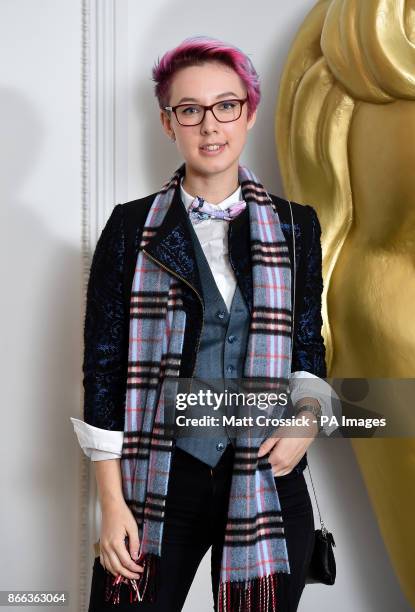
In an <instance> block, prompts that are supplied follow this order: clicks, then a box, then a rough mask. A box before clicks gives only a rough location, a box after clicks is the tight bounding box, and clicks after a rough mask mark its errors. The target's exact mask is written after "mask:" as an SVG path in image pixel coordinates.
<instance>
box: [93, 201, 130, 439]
mask: <svg viewBox="0 0 415 612" xmlns="http://www.w3.org/2000/svg"><path fill="white" fill-rule="evenodd" d="M124 256H125V236H124V214H123V208H122V205H121V204H117V205H116V206H115V208H114V209H113V211H112V213H111V215H110V217H109V219H108V221H107V223H106V225H105V227H104V229H103V230H102V233H101V236H100V238H99V240H98V242H97V245H96V247H95V252H94V255H93V258H92V264H91V268H90V274H89V279H88V286H87V296H86V311H85V323H84V359H83V367H82V369H83V387H84V420H85V423H88V424H89V425H93V426H94V427H98V428H100V429H106V430H112V431H123V430H124V403H125V392H126V381H127V364H128V319H127V316H126V315H127V313H126V312H125V310H126V308H125V302H124V293H123V282H124V280H123V270H124Z"/></svg>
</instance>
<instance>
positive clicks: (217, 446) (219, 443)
mask: <svg viewBox="0 0 415 612" xmlns="http://www.w3.org/2000/svg"><path fill="white" fill-rule="evenodd" d="M224 448H225V445H224V443H223V442H218V443H217V444H216V450H218V451H221V450H223V449H224Z"/></svg>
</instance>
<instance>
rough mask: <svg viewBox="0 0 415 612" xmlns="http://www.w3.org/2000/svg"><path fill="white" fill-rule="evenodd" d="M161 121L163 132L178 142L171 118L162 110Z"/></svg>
mask: <svg viewBox="0 0 415 612" xmlns="http://www.w3.org/2000/svg"><path fill="white" fill-rule="evenodd" d="M160 121H161V125H162V126H163V130H164V131H165V132H166V134H167V136H168V137H169V138H171V140H176V138H175V136H174V132H173V129H172V127H171V121H170V117H169V116H168V115H167V113H166V112H165V111H163V110H160Z"/></svg>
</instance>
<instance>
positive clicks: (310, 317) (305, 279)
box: [291, 205, 327, 378]
mask: <svg viewBox="0 0 415 612" xmlns="http://www.w3.org/2000/svg"><path fill="white" fill-rule="evenodd" d="M305 208H306V209H307V211H308V213H309V215H308V216H309V221H308V223H309V225H308V228H306V231H305V232H304V235H305V236H306V237H307V238H305V239H304V244H303V245H302V249H301V250H302V251H303V253H302V255H301V264H300V265H299V268H298V271H297V274H298V279H297V286H296V294H297V295H296V309H295V318H296V321H295V322H294V346H293V363H292V368H291V370H292V371H297V370H304V371H306V372H310V373H311V374H315V375H316V376H319V377H321V378H324V377H326V376H327V371H326V361H325V355H326V349H325V346H324V339H323V337H322V335H321V327H322V324H323V320H322V316H321V302H322V300H321V297H322V292H323V277H322V252H321V242H320V238H321V227H320V222H319V220H318V216H317V213H316V211H315V210H314V208H313V207H312V206H309V205H306V207H305Z"/></svg>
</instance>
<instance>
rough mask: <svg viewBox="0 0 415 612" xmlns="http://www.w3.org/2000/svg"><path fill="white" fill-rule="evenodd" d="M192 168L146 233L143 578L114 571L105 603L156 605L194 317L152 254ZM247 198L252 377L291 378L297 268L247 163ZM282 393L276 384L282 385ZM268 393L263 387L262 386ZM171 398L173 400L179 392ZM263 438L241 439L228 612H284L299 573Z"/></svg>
mask: <svg viewBox="0 0 415 612" xmlns="http://www.w3.org/2000/svg"><path fill="white" fill-rule="evenodd" d="M184 173H185V164H183V165H182V166H180V167H179V168H178V169H177V170H176V172H175V173H174V175H173V176H172V177H171V179H170V180H169V181H168V182H167V183H166V184H165V185H164V186H163V187H162V189H161V190H160V191H159V192H158V193H157V195H156V197H155V199H154V201H153V203H152V205H151V208H150V210H149V213H148V216H147V218H146V222H145V224H144V228H143V234H142V239H141V243H140V248H139V252H138V257H137V263H136V268H135V274H134V279H133V285H132V291H131V302H130V335H129V360H128V374H127V395H126V411H125V427H124V443H123V450H122V457H121V471H122V479H123V491H124V497H125V500H126V503H127V504H128V506H129V508H130V509H131V511H132V513H133V515H134V517H135V519H136V521H137V524H138V529H139V537H140V556H139V559H138V561H137V563H139V564H141V565H143V566H144V572H143V573H142V574H141V575H140V578H138V579H137V580H132V579H128V578H125V577H123V576H118V577H117V578H115V577H114V576H112V574H111V573H110V572H108V575H107V580H106V601H110V602H112V603H114V604H116V603H119V601H120V589H121V586H122V585H123V584H125V585H127V586H128V588H129V590H130V601H131V602H134V601H143V600H144V601H150V602H151V601H154V599H155V596H156V591H157V588H156V585H157V576H158V565H159V561H160V555H161V545H162V535H163V522H164V514H165V506H166V499H167V488H168V480H169V472H170V465H171V458H172V450H173V446H174V442H173V434H172V431H171V428H169V427H168V426H167V423H166V406H167V401H168V399H167V398H169V397H170V396H171V393H173V394H174V388H173V391H172V390H171V389H168V388H167V386H166V385H167V381H170V382H171V381H174V380H178V377H179V370H180V362H181V361H180V359H181V351H182V347H183V340H184V333H185V325H186V313H185V311H184V309H183V303H182V300H181V297H180V283H179V282H178V279H177V277H175V276H173V275H172V274H169V272H167V270H166V268H165V267H161V265H159V264H158V263H157V261H155V260H154V259H153V258H151V257H150V256H149V254H147V253H146V251H145V247H146V245H147V243H148V242H149V240H150V239H151V238H152V237H153V236H154V235H155V233H156V232H157V228H158V227H159V226H160V225H161V224H162V222H163V219H164V217H165V215H166V212H167V210H168V208H169V206H170V205H171V203H172V201H173V196H174V193H175V190H176V189H180V179H181V177H182V176H184ZM238 178H239V183H240V185H241V188H242V195H243V199H244V200H245V202H246V204H247V206H248V207H249V223H250V243H251V261H252V282H253V311H252V317H251V324H250V330H249V337H248V346H247V352H246V358H245V363H244V379H245V377H246V379H247V380H251V381H252V382H254V383H255V379H256V380H257V381H258V380H259V379H261V380H262V381H263V380H268V381H269V382H270V383H271V384H272V385H275V381H276V380H280V381H281V380H282V381H283V382H284V384H285V388H287V385H288V377H289V374H290V372H291V266H290V258H289V252H288V248H287V244H286V241H285V238H284V235H283V232H282V230H281V227H280V221H279V217H278V214H277V211H276V210H275V207H274V203H273V202H272V199H271V197H270V196H269V195H268V193H267V192H266V190H265V189H264V187H263V186H262V185H261V184H260V182H259V181H258V179H257V178H256V176H255V175H254V173H253V172H252V171H250V170H249V169H248V168H246V167H244V166H239V167H238ZM273 388H274V389H275V387H273ZM262 389H263V387H262ZM171 397H174V395H172V396H171ZM262 442H263V439H258V438H254V437H250V435H248V434H246V436H245V437H241V438H238V439H237V440H236V443H235V455H234V466H233V475H232V482H231V489H230V498H229V506H228V517H227V524H226V529H225V535H224V547H223V553H222V566H221V577H220V585H219V593H218V595H217V603H218V609H219V611H220V612H225V611H232V612H234V611H235V610H243V611H244V612H251V611H254V610H255V612H267V611H268V610H273V611H275V610H277V609H278V608H277V603H278V590H277V584H278V574H279V573H288V574H289V573H290V567H289V562H288V554H287V546H286V540H285V537H284V527H283V524H282V516H281V506H280V502H279V498H278V493H277V490H276V486H275V481H274V477H273V474H272V469H271V466H270V464H269V463H268V461H267V458H266V457H263V458H258V456H257V454H258V449H259V446H260V445H261V443H262Z"/></svg>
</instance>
